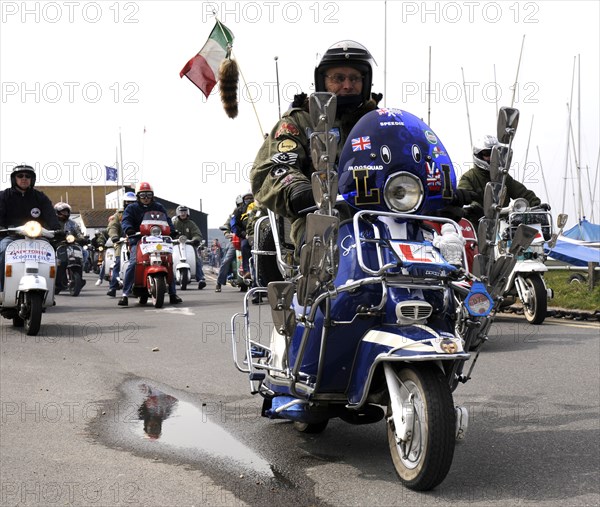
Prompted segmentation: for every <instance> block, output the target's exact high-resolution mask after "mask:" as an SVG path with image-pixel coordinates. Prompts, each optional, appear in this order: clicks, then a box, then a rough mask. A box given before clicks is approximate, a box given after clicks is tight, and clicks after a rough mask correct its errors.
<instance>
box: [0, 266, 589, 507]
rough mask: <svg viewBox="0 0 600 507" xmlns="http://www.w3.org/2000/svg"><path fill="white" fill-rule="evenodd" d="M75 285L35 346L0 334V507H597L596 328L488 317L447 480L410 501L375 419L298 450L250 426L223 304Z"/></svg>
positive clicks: (286, 427)
mask: <svg viewBox="0 0 600 507" xmlns="http://www.w3.org/2000/svg"><path fill="white" fill-rule="evenodd" d="M87 279H88V284H87V286H86V287H85V288H84V289H83V291H82V294H81V296H80V297H78V298H71V297H69V296H62V295H61V296H58V298H57V301H58V304H57V306H56V307H54V308H52V309H50V310H48V312H47V313H46V314H44V316H43V319H42V330H41V332H40V335H39V336H37V337H27V336H25V335H24V334H23V332H22V330H20V329H14V328H12V327H11V325H10V324H11V322H10V321H8V320H2V322H1V323H0V325H1V327H0V408H1V411H0V423H1V424H0V505H2V506H5V505H65V504H72V505H102V506H111V505H144V506H171V505H173V506H175V505H177V506H182V505H196V506H197V505H211V506H213V505H215V506H238V505H265V504H272V505H290V506H291V505H307V506H308V505H344V506H345V505H357V506H366V505H410V506H417V505H548V506H550V505H557V506H558V505H560V506H565V505H566V506H576V505H600V487H599V484H600V481H599V470H600V449H599V442H600V422H599V421H600V417H599V416H600V408H599V407H600V371H599V357H600V351H599V344H600V327H599V326H598V324H597V323H596V324H593V323H577V322H570V321H569V322H563V321H558V320H552V319H549V320H548V321H547V322H546V323H544V324H543V325H542V326H537V327H534V326H530V325H528V324H527V323H526V322H525V320H524V318H523V317H517V316H511V317H506V316H500V317H499V319H498V321H497V324H496V325H495V328H494V331H493V332H492V335H491V338H490V340H489V342H488V343H486V345H485V347H484V349H483V351H482V353H481V355H480V357H479V359H478V361H477V365H476V368H475V371H474V372H473V378H472V380H470V381H469V382H468V383H467V384H465V385H462V386H459V388H458V389H457V391H456V392H455V394H454V397H455V402H456V403H458V404H463V405H465V406H466V407H468V409H469V414H470V422H469V431H468V434H467V438H466V441H464V442H463V443H461V444H459V445H457V447H456V452H455V456H454V461H453V464H452V468H451V470H450V473H449V474H448V476H447V478H446V480H445V481H444V482H443V483H442V484H441V485H440V486H439V487H438V488H436V489H435V490H434V491H431V492H428V493H415V492H412V491H409V490H407V489H405V488H403V487H402V486H401V485H400V483H399V482H398V481H397V479H396V476H395V472H394V470H393V467H392V464H391V460H390V457H389V452H388V448H387V440H386V432H385V424H384V423H383V422H380V423H377V424H374V425H365V426H352V425H349V424H347V423H344V422H342V421H340V420H333V421H331V423H330V425H329V427H328V428H327V430H326V431H325V432H324V433H322V434H321V435H316V436H312V435H303V434H300V433H298V432H296V431H295V430H294V429H293V427H292V425H291V424H290V423H288V422H285V421H270V420H267V419H264V418H261V417H260V408H261V399H260V398H258V397H256V396H252V395H251V394H250V393H249V389H248V387H249V385H248V380H247V377H246V376H245V375H244V374H242V373H239V372H238V371H237V370H236V369H235V367H234V365H233V361H232V352H231V340H230V338H231V324H230V318H231V315H232V314H233V313H235V312H237V311H240V310H241V299H242V295H241V294H240V293H239V292H238V291H236V290H235V289H232V288H225V289H224V290H223V292H222V293H220V294H217V293H215V292H214V291H213V289H214V281H211V282H210V283H209V285H208V287H207V288H206V289H204V290H202V291H198V290H188V291H185V292H180V295H181V296H182V297H183V299H184V303H183V305H178V306H169V305H166V306H165V308H163V309H160V310H155V309H153V308H151V307H145V308H144V307H140V306H137V305H135V304H133V305H131V306H130V307H129V308H119V307H117V305H116V302H117V301H116V300H115V299H111V298H108V297H107V296H106V295H105V292H106V290H107V287H106V284H104V285H102V286H100V287H95V286H94V285H93V282H94V279H93V278H92V277H91V276H90V275H87ZM254 310H255V311H260V312H265V315H267V318H268V310H267V308H266V305H260V306H258V307H254ZM257 331H260V332H265V330H264V329H257ZM161 421H162V427H161V424H160V423H161ZM159 433H160V436H158V438H157V435H159Z"/></svg>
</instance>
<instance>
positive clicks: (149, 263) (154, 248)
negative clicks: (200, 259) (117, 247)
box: [132, 211, 173, 308]
mask: <svg viewBox="0 0 600 507" xmlns="http://www.w3.org/2000/svg"><path fill="white" fill-rule="evenodd" d="M138 234H139V236H140V241H139V242H138V244H137V248H136V266H135V279H134V282H133V292H132V295H133V296H135V297H137V298H138V300H139V303H140V304H142V305H145V304H146V303H147V302H148V298H149V297H151V298H152V304H153V305H154V307H155V308H161V307H162V306H163V303H164V300H165V294H167V292H168V287H169V284H170V283H171V282H172V280H173V241H172V239H171V236H170V235H169V234H170V227H169V224H168V222H167V216H166V215H165V214H164V213H163V212H162V211H147V212H146V214H145V215H144V218H143V220H142V224H141V226H140V232H139V233H138Z"/></svg>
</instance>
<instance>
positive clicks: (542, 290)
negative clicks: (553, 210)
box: [495, 198, 567, 324]
mask: <svg viewBox="0 0 600 507" xmlns="http://www.w3.org/2000/svg"><path fill="white" fill-rule="evenodd" d="M557 221H558V227H559V229H560V230H561V231H562V228H563V227H564V225H565V223H566V221H567V215H562V214H561V215H559V217H558V220H557ZM521 224H524V225H528V226H529V227H533V228H534V229H536V230H537V234H536V235H535V237H534V239H533V241H532V243H531V246H530V247H529V248H528V249H527V250H525V251H524V252H522V253H521V254H520V255H519V256H518V257H517V262H516V264H515V266H514V268H513V270H512V272H511V273H510V275H509V276H508V278H507V280H506V285H505V287H504V297H505V301H506V302H507V303H509V304H512V303H513V302H514V300H515V298H516V297H518V298H519V299H520V300H521V302H522V303H523V313H524V315H525V318H526V319H527V321H528V322H530V323H531V324H541V323H542V322H544V319H545V318H546V311H547V308H548V299H551V298H552V297H553V295H554V294H553V291H552V289H550V288H548V287H547V286H546V283H545V281H544V273H545V272H546V271H548V268H547V266H546V264H545V262H546V257H547V256H546V254H545V253H544V243H546V242H548V243H550V244H552V243H555V242H556V237H557V236H558V235H559V234H560V232H559V233H554V231H553V225H552V215H551V214H550V212H549V211H548V210H547V206H545V205H541V206H538V207H533V208H530V207H529V203H528V202H527V200H526V199H523V198H519V199H515V200H514V201H513V202H512V203H511V204H510V205H509V206H507V207H506V208H502V209H501V210H500V223H499V227H498V241H497V243H496V248H495V255H496V258H498V255H500V254H503V253H505V252H506V251H507V250H508V249H509V248H510V245H511V242H512V239H513V237H514V234H515V232H516V230H517V227H518V226H519V225H521Z"/></svg>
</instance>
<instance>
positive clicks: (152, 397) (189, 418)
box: [132, 384, 273, 476]
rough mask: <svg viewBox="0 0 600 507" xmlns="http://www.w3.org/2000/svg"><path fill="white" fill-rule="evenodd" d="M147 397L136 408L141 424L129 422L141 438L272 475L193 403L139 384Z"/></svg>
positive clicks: (270, 471) (265, 464)
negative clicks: (207, 455)
mask: <svg viewBox="0 0 600 507" xmlns="http://www.w3.org/2000/svg"><path fill="white" fill-rule="evenodd" d="M139 388H140V391H141V392H142V393H143V394H144V395H145V396H146V398H145V399H144V402H143V403H142V404H141V405H140V407H139V409H138V415H139V418H140V423H139V424H135V425H132V426H133V427H134V433H135V434H136V435H139V436H140V437H144V438H146V439H150V440H154V441H157V442H160V444H161V445H166V446H173V447H178V448H183V449H193V450H198V451H200V452H203V453H207V454H211V455H213V456H215V457H217V458H221V459H225V460H233V461H236V462H237V463H238V464H240V465H242V466H244V467H247V468H251V469H252V470H254V471H256V472H259V473H261V474H266V475H269V476H273V473H272V470H271V467H270V465H269V464H268V463H267V462H266V461H265V460H264V459H262V458H261V457H260V456H259V455H258V454H256V453H255V452H254V451H252V450H251V449H250V448H248V447H246V446H245V445H243V444H242V443H241V442H238V441H237V440H236V439H235V438H233V437H232V436H231V435H230V434H229V433H227V432H226V431H225V430H224V429H223V428H221V427H220V426H219V425H218V424H215V423H212V422H210V421H209V420H208V418H207V416H206V414H203V413H202V411H201V410H199V409H198V408H196V407H195V406H194V405H193V404H191V403H187V402H185V401H181V400H178V399H177V398H175V397H174V396H171V395H169V394H166V393H164V392H162V391H160V390H159V389H156V388H155V387H152V386H150V385H148V384H140V385H139Z"/></svg>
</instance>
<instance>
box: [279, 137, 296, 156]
mask: <svg viewBox="0 0 600 507" xmlns="http://www.w3.org/2000/svg"><path fill="white" fill-rule="evenodd" d="M297 146H298V143H296V141H294V140H293V139H284V140H283V141H281V142H280V143H279V144H278V145H277V150H278V151H280V152H281V153H287V152H288V151H292V150H295V149H296V148H297Z"/></svg>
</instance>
